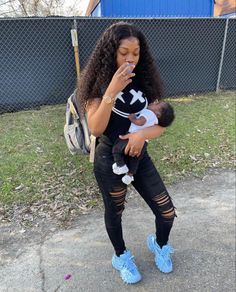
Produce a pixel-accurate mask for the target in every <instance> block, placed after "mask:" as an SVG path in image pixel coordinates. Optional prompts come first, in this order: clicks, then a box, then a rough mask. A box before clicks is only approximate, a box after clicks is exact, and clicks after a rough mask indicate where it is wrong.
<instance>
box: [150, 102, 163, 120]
mask: <svg viewBox="0 0 236 292" xmlns="http://www.w3.org/2000/svg"><path fill="white" fill-rule="evenodd" d="M162 106H163V105H162V103H161V102H157V103H152V104H150V105H149V106H148V109H149V110H151V111H153V112H154V114H155V115H156V116H157V117H158V118H159V117H160V115H161V108H162Z"/></svg>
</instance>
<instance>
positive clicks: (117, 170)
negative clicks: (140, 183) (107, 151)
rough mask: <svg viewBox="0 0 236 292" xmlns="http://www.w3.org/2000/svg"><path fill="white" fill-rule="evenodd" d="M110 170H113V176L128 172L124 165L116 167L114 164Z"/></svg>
mask: <svg viewBox="0 0 236 292" xmlns="http://www.w3.org/2000/svg"><path fill="white" fill-rule="evenodd" d="M112 169H113V172H114V173H115V174H118V175H119V174H124V173H127V172H128V171H129V169H128V167H127V166H126V164H125V165H123V166H118V165H117V163H114V164H113V165H112Z"/></svg>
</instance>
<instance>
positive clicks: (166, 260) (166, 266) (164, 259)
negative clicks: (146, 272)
mask: <svg viewBox="0 0 236 292" xmlns="http://www.w3.org/2000/svg"><path fill="white" fill-rule="evenodd" d="M147 246H148V248H149V249H150V251H151V252H153V253H154V254H155V263H156V266H157V268H158V269H159V270H160V271H161V272H163V273H170V272H172V271H173V264H172V261H171V257H170V254H171V253H173V252H174V250H173V248H172V246H171V245H169V244H167V245H164V246H163V247H162V248H160V246H159V245H158V244H157V242H156V236H155V235H153V234H150V235H149V236H148V238H147Z"/></svg>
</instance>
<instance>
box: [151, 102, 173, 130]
mask: <svg viewBox="0 0 236 292" xmlns="http://www.w3.org/2000/svg"><path fill="white" fill-rule="evenodd" d="M148 109H149V110H151V111H153V112H154V113H155V114H156V116H157V118H158V125H160V126H161V127H168V126H170V125H171V124H172V122H173V121H174V119H175V113H174V109H173V107H172V106H171V105H170V104H169V103H167V102H164V101H161V102H158V103H152V104H150V105H149V106H148Z"/></svg>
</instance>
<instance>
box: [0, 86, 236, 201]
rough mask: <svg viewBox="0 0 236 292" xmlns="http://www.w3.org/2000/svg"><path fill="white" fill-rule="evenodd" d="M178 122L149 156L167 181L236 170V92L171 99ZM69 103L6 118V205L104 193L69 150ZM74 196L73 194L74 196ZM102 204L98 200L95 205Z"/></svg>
mask: <svg viewBox="0 0 236 292" xmlns="http://www.w3.org/2000/svg"><path fill="white" fill-rule="evenodd" d="M168 101H169V102H170V103H171V104H172V105H173V106H174V108H175V112H176V120H175V122H174V124H173V125H172V126H171V127H170V128H168V129H167V131H166V132H165V134H164V135H163V136H162V137H160V138H159V139H156V140H152V141H150V145H149V152H150V154H151V156H152V157H153V160H154V161H155V164H156V166H157V168H158V170H159V172H160V174H161V175H162V177H163V179H164V181H165V182H166V183H172V182H175V181H177V180H179V179H181V178H182V177H184V176H186V175H189V174H192V173H194V174H196V175H198V174H202V173H204V172H205V171H206V170H207V169H208V168H212V167H217V168H222V167H224V168H233V167H234V159H235V91H226V92H222V93H221V94H220V95H216V94H214V93H211V94H206V95H198V96H192V97H186V98H185V97H183V98H177V99H169V100H168ZM64 121H65V105H60V106H50V107H43V108H42V109H41V110H31V111H21V112H17V113H7V114H3V115H0V125H1V126H0V203H2V204H13V203H26V202H36V201H37V200H41V199H42V198H44V197H47V198H50V197H51V198H52V199H53V197H54V196H57V195H60V196H61V197H62V198H63V200H65V201H66V200H69V198H71V194H73V193H76V195H77V196H79V197H80V198H81V199H83V198H85V197H86V196H88V195H89V196H90V195H91V193H94V194H95V193H98V192H97V189H96V187H95V180H94V178H93V175H92V165H91V164H90V163H89V162H88V156H72V155H71V154H70V153H69V151H68V149H67V148H66V145H65V141H64V136H63V126H64ZM68 194H70V196H68ZM95 204H96V197H95V198H92V199H91V205H95Z"/></svg>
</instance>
